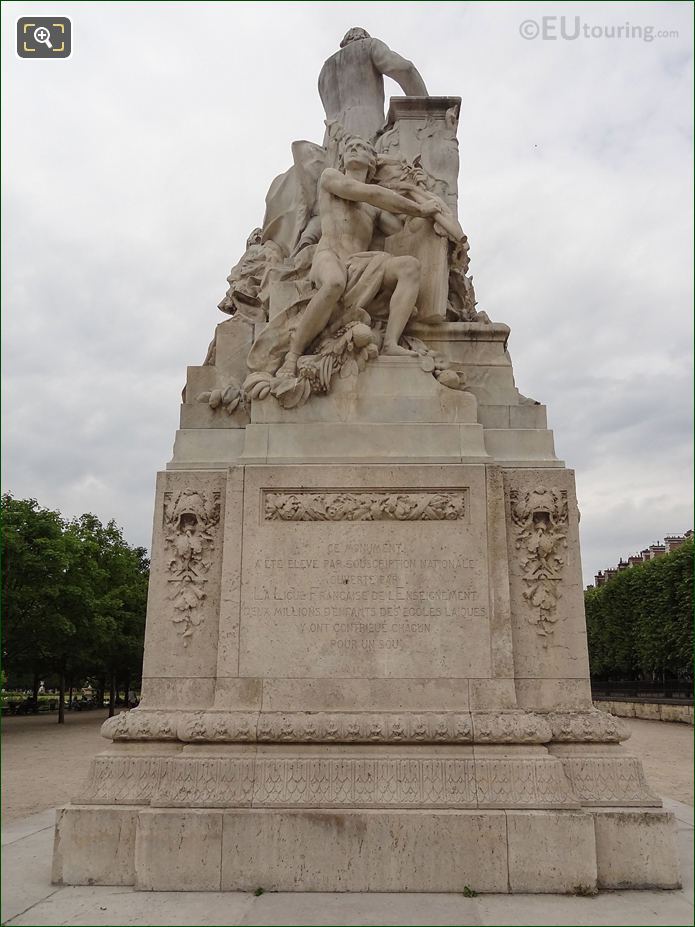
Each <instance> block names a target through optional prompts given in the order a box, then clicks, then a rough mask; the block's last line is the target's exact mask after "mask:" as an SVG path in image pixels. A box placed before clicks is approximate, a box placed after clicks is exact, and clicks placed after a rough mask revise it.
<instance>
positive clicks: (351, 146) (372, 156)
mask: <svg viewBox="0 0 695 927" xmlns="http://www.w3.org/2000/svg"><path fill="white" fill-rule="evenodd" d="M376 157H377V155H376V149H375V148H374V146H373V145H372V144H370V143H369V142H367V141H365V140H364V139H363V138H360V136H359V135H345V136H344V137H343V139H342V142H341V145H340V161H339V164H338V167H339V169H340V170H342V171H344V170H347V169H348V168H349V167H350V166H353V167H356V168H358V169H359V168H362V167H366V168H367V178H366V179H367V183H369V181H370V180H372V179H373V177H374V175H375V174H376V164H377V162H376Z"/></svg>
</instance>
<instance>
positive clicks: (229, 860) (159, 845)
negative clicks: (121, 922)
mask: <svg viewBox="0 0 695 927" xmlns="http://www.w3.org/2000/svg"><path fill="white" fill-rule="evenodd" d="M677 873H678V861H677V858H676V856H675V850H674V842H673V816H672V815H671V814H670V813H667V812H664V811H661V810H658V809H642V808H640V809H626V808H616V809H591V808H585V809H581V810H567V811H565V810H552V811H538V810H516V811H509V810H451V809H440V810H386V809H374V810H372V809H369V810H366V809H360V810H349V811H348V810H343V809H325V810H317V809H301V810H299V809H279V808H278V809H257V808H245V809H221V808H216V809H215V808H142V807H138V806H134V805H126V806H109V807H103V806H102V807H94V806H91V807H90V806H84V805H83V806H80V805H72V806H68V807H65V808H61V809H59V810H58V818H57V824H56V834H55V850H54V859H53V876H52V878H53V882H54V883H58V884H70V885H92V884H100V885H134V886H135V888H136V889H139V890H141V891H255V890H256V889H257V888H263V889H264V890H265V891H281V892H290V891H303V892H367V891H371V892H459V893H460V892H463V891H464V889H465V888H466V886H468V887H469V888H471V889H472V890H474V891H476V892H481V893H483V892H485V893H509V892H536V893H562V894H582V895H583V894H591V893H593V892H595V891H597V890H598V889H622V888H645V889H646V888H659V889H675V888H679V887H680V880H679V878H678V875H677Z"/></svg>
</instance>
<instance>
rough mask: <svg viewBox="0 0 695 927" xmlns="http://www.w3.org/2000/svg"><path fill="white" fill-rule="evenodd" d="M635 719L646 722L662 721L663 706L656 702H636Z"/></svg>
mask: <svg viewBox="0 0 695 927" xmlns="http://www.w3.org/2000/svg"><path fill="white" fill-rule="evenodd" d="M635 717H636V718H642V719H643V720H645V721H661V705H659V704H658V703H656V702H635Z"/></svg>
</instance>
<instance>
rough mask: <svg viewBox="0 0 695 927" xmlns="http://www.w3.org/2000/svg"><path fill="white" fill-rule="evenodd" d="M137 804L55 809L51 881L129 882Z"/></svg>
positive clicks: (132, 860)
mask: <svg viewBox="0 0 695 927" xmlns="http://www.w3.org/2000/svg"><path fill="white" fill-rule="evenodd" d="M140 810H141V809H140V808H137V807H123V808H100V807H96V808H95V807H91V808H84V807H80V806H78V805H68V806H67V807H64V808H58V809H57V810H56V828H55V837H54V843H53V870H52V873H51V881H52V882H53V883H54V884H58V885H62V884H65V885H132V884H133V883H134V882H135V861H134V854H135V830H136V821H137V816H138V812H139V811H140Z"/></svg>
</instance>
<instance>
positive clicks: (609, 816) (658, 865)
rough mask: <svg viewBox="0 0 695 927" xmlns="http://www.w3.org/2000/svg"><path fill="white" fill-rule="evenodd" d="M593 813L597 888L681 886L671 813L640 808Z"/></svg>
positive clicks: (666, 887)
mask: <svg viewBox="0 0 695 927" xmlns="http://www.w3.org/2000/svg"><path fill="white" fill-rule="evenodd" d="M592 813H593V815H594V827H595V831H596V859H597V865H598V886H599V888H604V889H615V890H618V889H624V888H633V889H634V888H643V889H647V888H662V889H674V888H680V886H681V880H680V872H679V864H678V854H677V851H676V842H675V819H674V816H673V814H672V813H671V812H667V811H661V810H656V809H651V808H641V809H639V810H625V809H620V810H613V809H605V810H602V809H601V810H599V809H596V810H593V812H592Z"/></svg>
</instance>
